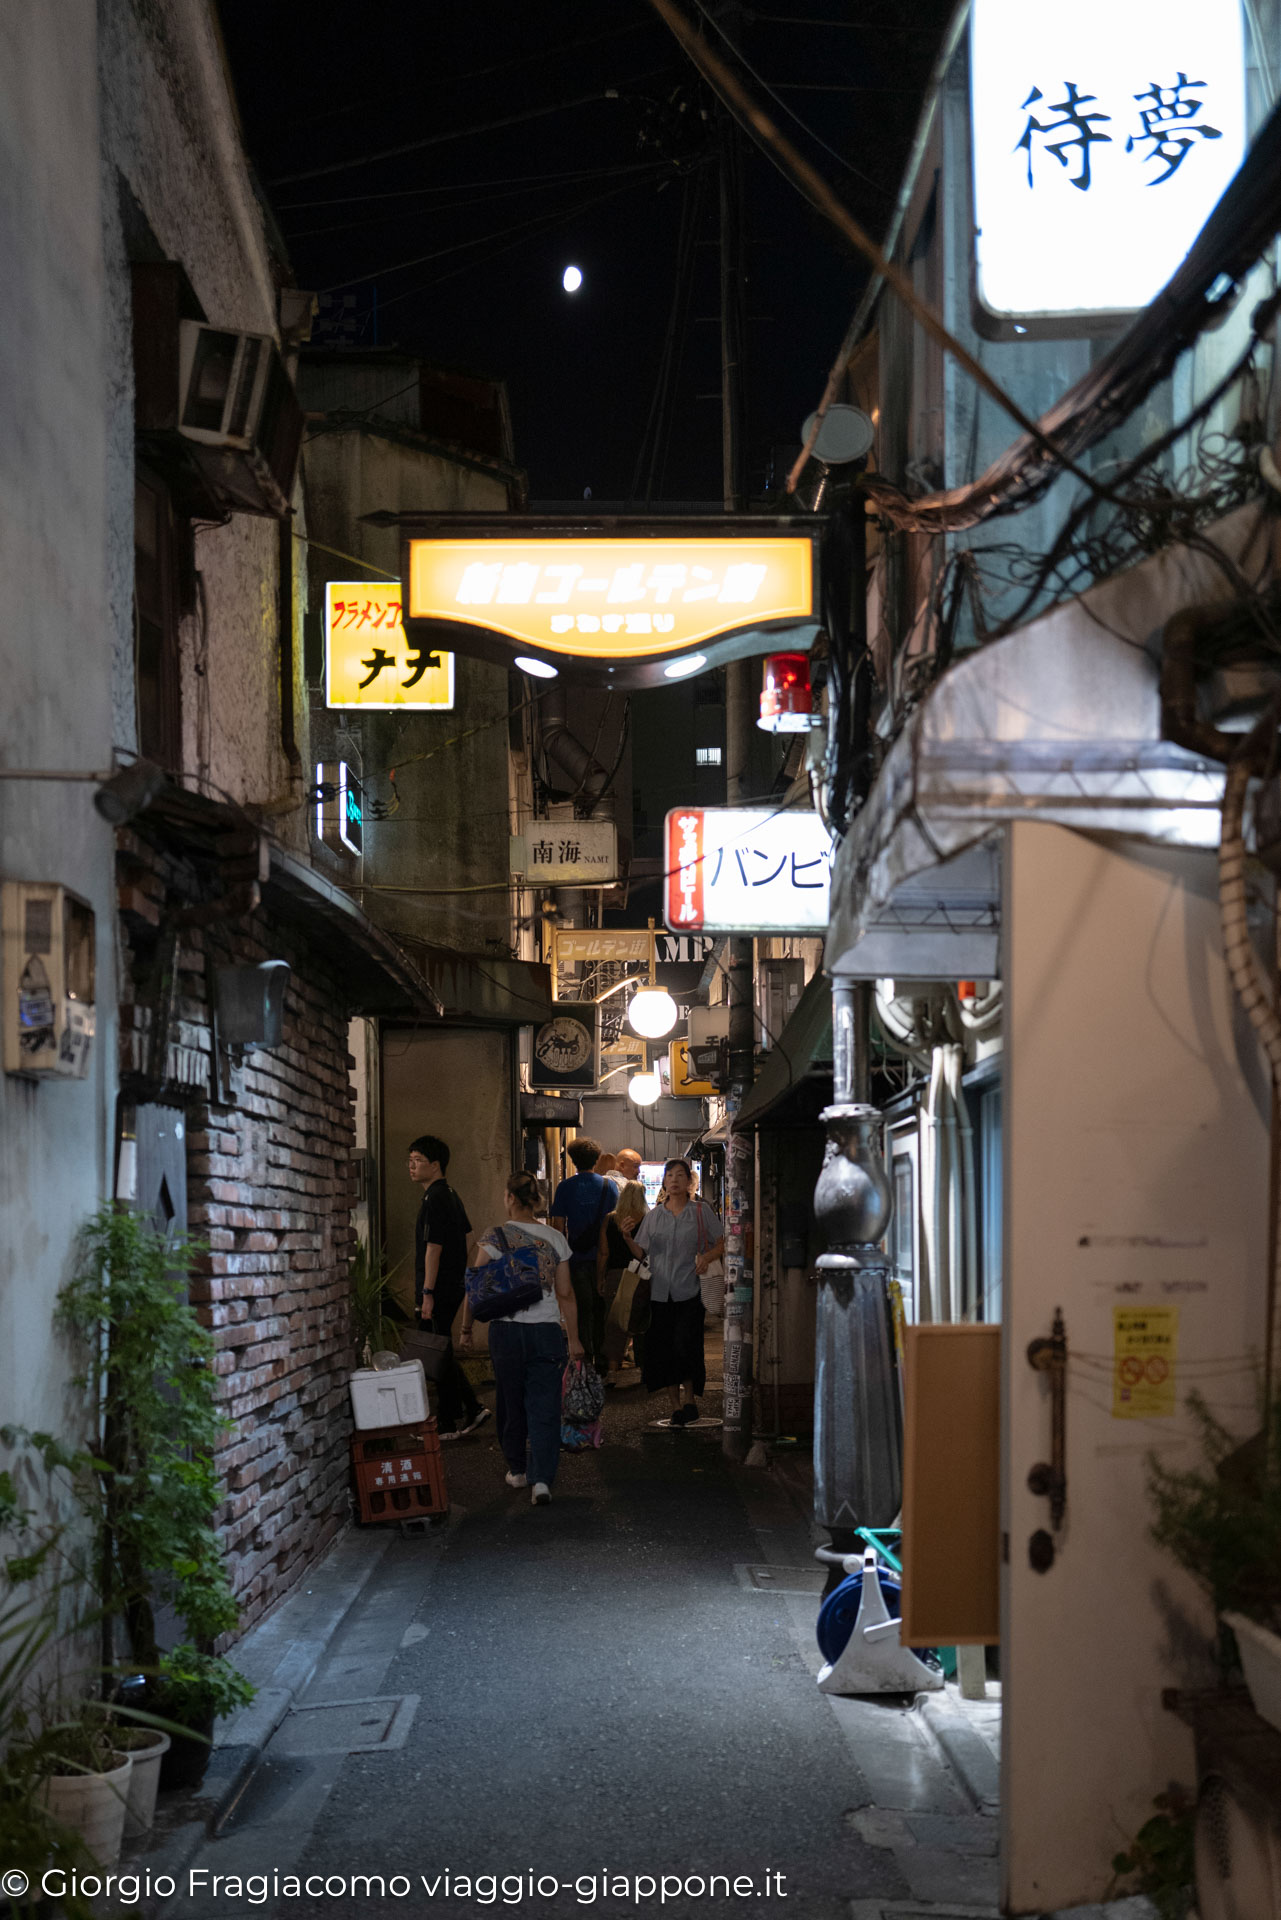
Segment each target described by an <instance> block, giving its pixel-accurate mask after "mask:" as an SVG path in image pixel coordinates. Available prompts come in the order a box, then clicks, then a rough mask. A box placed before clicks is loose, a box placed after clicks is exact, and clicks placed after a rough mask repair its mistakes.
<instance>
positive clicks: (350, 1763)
mask: <svg viewBox="0 0 1281 1920" xmlns="http://www.w3.org/2000/svg"><path fill="white" fill-rule="evenodd" d="M484 1398H485V1399H486V1401H487V1402H488V1403H490V1404H492V1391H488V1392H486V1393H485V1394H484ZM703 1404H704V1410H705V1413H707V1414H709V1415H711V1416H713V1417H714V1416H715V1415H716V1414H717V1413H718V1412H719V1401H718V1397H717V1394H716V1392H715V1389H714V1388H713V1389H712V1390H711V1391H709V1394H708V1396H707V1397H706V1398H705V1400H704V1403H703ZM663 1410H664V1409H661V1408H660V1407H659V1405H658V1403H657V1402H650V1401H648V1400H647V1398H646V1396H645V1394H644V1391H643V1389H641V1388H632V1389H628V1390H625V1391H620V1392H619V1393H617V1394H613V1395H611V1396H610V1400H609V1402H608V1405H607V1410H606V1415H605V1435H606V1443H605V1445H604V1446H603V1447H602V1448H601V1449H599V1450H598V1451H592V1452H588V1453H581V1454H570V1455H565V1456H563V1457H562V1463H561V1471H560V1477H559V1478H558V1480H557V1483H556V1487H555V1491H554V1496H553V1500H552V1503H551V1505H550V1506H549V1507H546V1508H534V1507H532V1505H531V1504H530V1495H529V1493H528V1492H527V1491H512V1490H511V1489H509V1488H508V1487H507V1486H506V1485H505V1484H504V1480H503V1472H504V1463H503V1461H502V1457H501V1455H500V1453H499V1451H498V1446H497V1442H496V1440H495V1438H494V1429H493V1424H492V1422H490V1423H487V1424H486V1426H485V1427H483V1428H482V1429H481V1430H480V1431H479V1432H478V1433H477V1434H475V1435H473V1436H471V1437H469V1438H467V1439H465V1440H462V1441H459V1442H456V1443H454V1444H453V1445H452V1446H450V1447H448V1448H447V1449H446V1462H447V1471H448V1477H449V1490H450V1497H451V1502H452V1512H451V1517H450V1523H449V1524H448V1526H442V1527H438V1528H435V1529H429V1530H427V1531H425V1532H417V1533H415V1532H405V1533H402V1532H401V1531H400V1530H399V1529H397V1528H391V1529H367V1530H364V1531H362V1532H360V1533H357V1534H355V1535H351V1536H348V1537H347V1538H346V1540H345V1541H344V1542H343V1543H342V1545H341V1550H340V1552H339V1554H338V1555H337V1557H336V1558H335V1559H334V1560H333V1567H332V1568H331V1569H330V1571H329V1572H328V1573H327V1572H326V1569H325V1568H324V1567H322V1568H321V1569H318V1570H317V1573H316V1575H315V1576H314V1579H313V1584H312V1586H311V1588H309V1589H308V1590H307V1592H306V1593H305V1594H300V1595H299V1596H298V1597H297V1600H296V1601H294V1602H290V1603H287V1605H286V1607H285V1608H284V1609H281V1610H280V1612H279V1613H278V1615H277V1616H276V1617H275V1620H274V1622H268V1623H267V1624H266V1626H265V1628H263V1629H259V1630H258V1632H257V1633H256V1634H255V1635H254V1636H251V1637H250V1640H249V1641H247V1642H246V1643H245V1646H244V1648H243V1656H244V1659H245V1663H246V1665H247V1666H248V1668H249V1670H250V1671H251V1672H253V1673H254V1674H255V1677H257V1678H259V1679H262V1680H265V1681H267V1683H268V1684H267V1685H266V1686H265V1688H264V1693H263V1696H262V1700H261V1701H260V1703H259V1706H258V1708H256V1709H251V1710H250V1716H252V1715H253V1714H254V1713H255V1712H256V1713H258V1715H259V1736H258V1738H259V1742H260V1746H261V1751H260V1752H259V1751H257V1750H255V1749H254V1748H253V1747H252V1745H249V1746H246V1745H243V1744H242V1745H241V1746H239V1747H238V1746H237V1745H236V1740H237V1739H240V1740H241V1741H242V1743H243V1741H245V1740H248V1739H249V1738H250V1736H249V1735H248V1734H247V1733H245V1732H244V1730H243V1728H242V1730H241V1732H240V1733H239V1734H237V1732H236V1730H235V1729H232V1730H231V1735H230V1746H229V1747H227V1748H226V1749H225V1753H232V1754H234V1753H237V1752H240V1753H248V1754H250V1756H251V1757H252V1758H256V1764H254V1765H253V1766H252V1767H250V1768H247V1769H244V1768H242V1774H243V1777H242V1779H241V1781H240V1785H239V1790H238V1792H237V1793H236V1794H235V1795H234V1796H233V1797H232V1798H230V1799H229V1800H225V1801H224V1804H223V1805H222V1806H221V1807H220V1808H219V1809H218V1810H217V1813H218V1819H219V1823H220V1824H219V1831H218V1832H217V1835H216V1837H207V1836H203V1837H202V1836H200V1835H199V1833H198V1829H196V1828H195V1827H194V1826H192V1825H188V1827H187V1828H185V1829H184V1828H182V1827H181V1826H180V1825H177V1826H175V1825H174V1823H173V1821H172V1819H171V1820H170V1823H169V1831H168V1832H167V1833H165V1832H162V1833H161V1834H160V1835H159V1836H158V1839H157V1842H156V1844H155V1845H154V1846H153V1848H152V1850H151V1852H150V1853H149V1854H148V1855H146V1856H144V1857H143V1859H142V1860H140V1861H139V1862H138V1863H137V1864H139V1865H142V1864H150V1865H151V1866H152V1868H153V1871H154V1872H159V1871H161V1870H162V1869H163V1870H170V1871H173V1872H174V1875H175V1879H176V1880H177V1883H178V1891H177V1894H176V1895H175V1897H174V1898H172V1899H171V1900H169V1901H168V1902H167V1903H164V1906H165V1912H166V1916H167V1920H168V1916H186V1915H190V1916H192V1920H204V1916H206V1915H210V1916H212V1915H217V1916H219V1917H220V1920H233V1917H234V1920H239V1916H242V1915H249V1914H254V1913H258V1914H261V1913H263V1912H267V1913H272V1914H277V1913H279V1914H291V1915H297V1916H299V1920H310V1917H311V1916H321V1915H325V1916H330V1917H331V1920H348V1917H349V1916H355V1915H361V1916H368V1915H378V1916H382V1915H388V1914H393V1913H396V1912H400V1913H412V1914H414V1915H421V1916H426V1917H428V1920H463V1916H467V1920H475V1916H476V1915H478V1914H483V1913H485V1912H487V1911H491V1910H493V1909H500V1910H501V1909H506V1910H507V1911H510V1912H514V1913H523V1914H526V1915H540V1916H541V1915H547V1916H557V1917H559V1916H563V1915H570V1914H583V1913H591V1914H595V1915H598V1916H609V1917H610V1920H614V1917H615V1916H619V1915H623V1914H627V1915H630V1916H635V1915H637V1914H644V1913H646V1912H650V1913H654V1914H659V1913H661V1914H662V1915H664V1916H665V1917H666V1920H703V1917H704V1916H706V1917H707V1920H713V1917H714V1916H718V1915H722V1914H726V1913H729V1912H731V1911H733V1912H736V1913H741V1912H742V1911H743V1909H744V1906H745V1905H746V1906H751V1907H753V1908H755V1910H756V1911H757V1913H764V1914H768V1913H769V1912H770V1911H771V1910H773V1911H775V1912H777V1913H781V1914H782V1915H788V1914H790V1915H794V1916H804V1920H837V1916H839V1917H840V1920H850V1916H851V1914H856V1915H860V1916H862V1915H866V1916H869V1920H870V1917H871V1916H873V1915H875V1916H877V1920H879V1917H880V1916H881V1915H882V1914H889V1915H893V1914H900V1915H903V1916H907V1915H909V1914H910V1915H920V1916H926V1915H933V1916H938V1920H942V1916H944V1915H948V1916H950V1915H955V1914H967V1913H969V1914H974V1913H979V1914H982V1913H989V1914H990V1913H994V1912H995V1900H996V1862H995V1851H996V1840H995V1822H994V1821H993V1819H992V1818H991V1817H990V1813H991V1809H990V1808H989V1809H988V1810H987V1812H986V1813H983V1812H980V1811H979V1810H978V1809H977V1808H976V1806H975V1804H974V1802H973V1799H972V1798H971V1797H970V1796H969V1795H968V1794H967V1793H966V1791H965V1790H964V1787H963V1785H962V1783H961V1781H960V1780H959V1779H958V1778H957V1776H956V1775H955V1773H954V1772H953V1771H952V1770H951V1769H949V1767H948V1766H947V1765H946V1764H945V1762H944V1760H943V1759H942V1758H941V1757H940V1755H939V1753H938V1751H937V1750H936V1748H935V1747H934V1746H933V1745H932V1744H931V1742H930V1740H929V1738H928V1737H927V1734H926V1731H925V1729H924V1728H923V1727H922V1724H921V1722H920V1717H919V1716H918V1715H917V1714H916V1713H914V1712H913V1710H912V1706H911V1703H910V1702H904V1701H899V1700H894V1701H880V1700H876V1701H844V1700H841V1701H834V1700H832V1699H829V1698H828V1697H827V1696H825V1695H823V1694H821V1693H820V1692H819V1691H818V1689H817V1688H816V1686H815V1684H814V1673H815V1670H816V1667H817V1665H818V1656H817V1652H816V1650H815V1649H814V1646H813V1621H814V1616H815V1612H816V1609H817V1604H818V1595H817V1591H816V1587H817V1576H816V1569H815V1563H814V1561H813V1559H812V1538H811V1533H810V1530H809V1528H808V1527H807V1525H806V1523H805V1520H804V1517H803V1514H802V1512H801V1511H800V1509H799V1508H798V1505H797V1504H796V1502H795V1500H794V1499H793V1498H791V1497H790V1496H789V1494H788V1493H787V1491H786V1490H785V1487H784V1486H783V1485H782V1484H781V1479H780V1476H779V1475H778V1474H777V1473H772V1472H770V1471H768V1470H765V1471H750V1470H744V1469H734V1468H730V1467H729V1466H727V1464H726V1463H725V1461H724V1458H723V1455H722V1451H721V1435H720V1429H719V1426H718V1425H716V1426H707V1427H699V1428H694V1429H689V1430H685V1431H677V1432H670V1431H655V1430H654V1429H653V1426H652V1424H651V1423H652V1421H653V1419H654V1417H655V1415H656V1413H658V1412H660V1411H663ZM333 1569H340V1570H342V1578H343V1579H345V1580H346V1581H347V1583H348V1592H347V1597H346V1598H345V1599H344V1600H343V1601H342V1603H341V1605H340V1604H339V1603H338V1602H337V1601H334V1600H333V1599H332V1597H328V1598H327V1597H326V1580H327V1579H328V1580H329V1582H330V1586H331V1587H333V1590H334V1592H337V1591H338V1588H337V1587H336V1586H334V1582H335V1580H336V1579H337V1578H338V1575H337V1573H336V1572H335V1571H334V1570H333ZM362 1582H363V1584H361V1583H362ZM357 1589H358V1591H357ZM291 1607H292V1609H293V1621H292V1624H293V1627H294V1629H295V1631H294V1632H292V1634H291V1630H290V1628H291V1621H290V1608H291ZM309 1608H310V1609H311V1612H310V1613H309V1614H308V1613H307V1609H309ZM327 1610H328V1611H327ZM318 1622H319V1624H318ZM309 1636H311V1637H309ZM290 1673H292V1675H293V1687H292V1691H289V1690H282V1687H281V1685H280V1684H277V1686H276V1687H275V1688H274V1689H273V1687H272V1685H271V1684H270V1683H271V1681H272V1679H273V1678H274V1679H275V1680H276V1682H277V1683H280V1682H281V1680H282V1676H287V1675H288V1674H290ZM273 1702H274V1703H275V1704H274V1706H273ZM286 1706H287V1707H288V1708H289V1710H288V1711H284V1708H285V1707H286ZM326 1708H331V1709H333V1710H332V1711H329V1712H326V1711H324V1709H326ZM282 1713H283V1717H281V1716H282ZM264 1714H266V1715H267V1718H266V1719H265V1720H263V1719H262V1716H263V1715H264ZM276 1722H278V1724H276ZM250 1725H251V1719H247V1720H246V1722H245V1726H246V1727H248V1726H250ZM273 1725H274V1728H275V1730H274V1732H273V1731H271V1729H272V1727H273ZM264 1742H265V1744H263V1743H264ZM224 1760H225V1755H224ZM224 1775H225V1765H224ZM214 1777H215V1778H217V1777H218V1775H217V1768H215V1773H214ZM210 1810H211V1809H210V1807H209V1806H208V1804H207V1805H206V1807H205V1811H206V1812H209V1811H210ZM197 1811H199V1809H197ZM184 1832H185V1833H186V1834H187V1836H188V1839H187V1843H186V1844H185V1845H184V1844H183V1838H182V1836H183V1833H184ZM193 1833H196V1834H197V1838H198V1844H195V1846H194V1850H193V1846H192V1844H191V1835H192V1834H193ZM193 1876H194V1878H193ZM290 1876H297V1877H298V1879H299V1880H300V1881H302V1882H305V1883H309V1885H310V1888H311V1892H310V1893H308V1892H307V1891H306V1889H305V1887H302V1888H299V1890H298V1891H297V1892H295V1889H294V1885H293V1882H292V1881H291V1879H290ZM362 1876H370V1877H371V1878H370V1879H369V1881H368V1882H365V1881H364V1880H363V1879H362V1878H361V1877H362ZM353 1880H354V1881H355V1883H356V1884H354V1885H353ZM940 1901H942V1902H943V1903H944V1904H940ZM155 1910H159V1905H157V1908H156V1909H155Z"/></svg>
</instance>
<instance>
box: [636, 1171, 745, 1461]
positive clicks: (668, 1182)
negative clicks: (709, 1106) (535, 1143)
mask: <svg viewBox="0 0 1281 1920" xmlns="http://www.w3.org/2000/svg"><path fill="white" fill-rule="evenodd" d="M633 1238H634V1240H635V1242H636V1245H637V1246H638V1247H641V1248H643V1249H644V1251H645V1252H646V1254H647V1255H648V1256H649V1270H650V1287H649V1303H650V1322H649V1332H648V1334H647V1336H646V1339H645V1366H644V1380H645V1385H646V1387H647V1388H648V1389H649V1391H650V1392H651V1393H659V1392H661V1391H662V1389H663V1388H664V1387H667V1388H669V1389H670V1391H671V1396H672V1421H671V1424H672V1425H673V1426H674V1427H687V1426H688V1425H689V1423H690V1421H691V1420H697V1418H698V1395H699V1394H700V1393H702V1392H703V1390H704V1388H705V1387H706V1385H707V1370H706V1368H705V1366H704V1364H703V1317H704V1316H703V1296H702V1291H701V1287H700V1282H701V1280H702V1277H703V1275H704V1273H705V1272H706V1271H707V1269H708V1267H709V1266H710V1265H711V1264H712V1261H713V1260H719V1259H720V1257H721V1255H722V1254H723V1253H724V1251H725V1236H724V1230H723V1228H722V1226H721V1223H720V1220H719V1219H718V1217H717V1214H716V1211H715V1209H714V1208H712V1207H709V1206H708V1204H707V1202H706V1201H705V1200H700V1199H699V1198H698V1196H697V1195H696V1194H695V1192H694V1175H693V1171H692V1169H691V1167H690V1164H689V1161H688V1160H669V1161H668V1162H667V1165H666V1166H665V1167H664V1168H663V1191H662V1193H661V1195H660V1196H659V1202H658V1205H657V1206H656V1207H653V1208H651V1210H650V1211H649V1212H648V1213H647V1214H646V1215H645V1218H644V1219H643V1220H642V1221H641V1223H640V1225H639V1227H637V1229H636V1231H635V1234H634V1235H633Z"/></svg>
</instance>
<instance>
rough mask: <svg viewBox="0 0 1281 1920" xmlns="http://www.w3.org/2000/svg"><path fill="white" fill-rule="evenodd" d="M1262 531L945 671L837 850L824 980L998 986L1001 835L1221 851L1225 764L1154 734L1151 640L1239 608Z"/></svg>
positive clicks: (1180, 550) (1265, 523) (1132, 573)
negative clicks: (1006, 827) (1215, 610)
mask: <svg viewBox="0 0 1281 1920" xmlns="http://www.w3.org/2000/svg"><path fill="white" fill-rule="evenodd" d="M1271 525H1272V521H1271V519H1270V517H1269V516H1268V515H1267V514H1266V510H1261V509H1260V508H1259V507H1257V506H1250V507H1244V508H1241V509H1240V510H1239V511H1238V512H1236V513H1234V514H1232V515H1230V516H1228V518H1226V519H1225V520H1223V521H1221V522H1220V523H1219V524H1218V526H1217V527H1215V528H1214V529H1213V530H1212V536H1211V535H1207V544H1208V542H1209V539H1210V538H1211V537H1212V538H1213V542H1214V544H1215V545H1216V546H1217V547H1218V548H1219V549H1220V551H1221V552H1222V553H1224V554H1226V555H1227V556H1228V559H1229V561H1230V562H1231V563H1232V565H1231V566H1230V567H1224V566H1223V565H1222V563H1221V562H1219V561H1216V560H1215V559H1214V558H1213V557H1212V556H1211V555H1209V554H1207V553H1206V552H1204V551H1200V550H1198V551H1193V550H1192V549H1190V548H1187V547H1175V548H1170V549H1168V550H1166V551H1164V552H1162V553H1159V554H1155V555H1153V556H1152V557H1151V558H1150V559H1148V560H1144V561H1142V562H1141V563H1140V564H1139V565H1138V566H1135V567H1131V568H1130V569H1128V570H1127V571H1126V572H1124V573H1121V574H1118V575H1116V576H1115V577H1114V578H1113V579H1110V580H1106V581H1104V582H1102V583H1101V584H1100V585H1099V586H1097V587H1093V588H1091V589H1090V591H1089V592H1088V593H1086V594H1083V595H1081V596H1080V598H1079V599H1076V600H1073V601H1069V602H1067V603H1066V604H1065V605H1064V606H1061V607H1057V608H1055V609H1054V610H1053V611H1052V612H1050V613H1047V614H1044V615H1043V616H1042V617H1041V618H1040V619H1038V620H1033V621H1031V622H1029V624H1028V625H1027V626H1026V627H1021V628H1019V629H1018V631H1017V632H1015V633H1012V634H1009V635H1008V636H1007V637H1006V638H1005V639H1004V640H998V641H994V642H993V643H992V644H991V645H989V646H986V647H983V648H980V649H978V650H977V651H975V652H973V653H970V654H967V655H965V656H963V657H962V658H961V659H960V660H958V661H957V662H956V664H955V665H954V666H953V667H952V668H951V669H950V671H949V672H948V673H946V674H945V675H944V676H943V678H942V679H941V680H939V682H938V683H937V685H936V686H935V687H934V688H933V689H932V690H931V692H930V694H929V696H928V697H927V698H926V699H925V700H924V701H923V702H922V703H921V705H920V706H919V707H918V708H917V710H916V711H915V713H914V714H913V715H912V717H911V719H910V720H909V721H908V723H907V725H906V726H905V727H904V729H903V731H902V733H901V734H900V735H899V737H898V739H897V740H896V741H895V742H894V745H893V746H892V747H891V748H890V751H889V753H888V754H887V755H886V758H885V760H884V762H883V763H882V766H881V770H880V773H879V774H878V776H877V779H876V783H875V785H874V786H873V788H872V791H871V793H870V794H869V796H868V798H867V801H866V802H865V804H864V806H863V808H862V810H861V811H860V812H859V814H858V815H857V817H856V818H855V820H854V822H853V824H852V825H851V827H850V830H849V832H848V833H847V834H846V836H845V839H844V840H843V841H842V843H841V846H840V847H839V849H838V851H837V855H836V858H835V860H834V862H833V867H832V907H831V920H830V926H829V933H828V941H827V949H826V955H825V960H824V964H825V967H826V969H827V971H828V972H829V973H830V974H840V975H844V976H849V975H852V976H854V977H855V978H869V977H876V976H884V975H888V976H890V977H902V978H904V979H913V978H914V979H963V978H975V979H989V978H992V977H994V976H995V974H996V972H997V960H996V937H997V913H998V909H999V886H998V882H997V875H996V871H995V851H994V848H995V837H994V836H995V831H996V829H997V828H998V827H999V826H1000V825H1001V824H1002V823H1004V822H1005V821H1010V820H1030V819H1035V820H1043V821H1047V822H1049V823H1051V824H1053V825H1056V826H1063V827H1072V828H1076V829H1077V830H1078V831H1082V832H1089V833H1106V834H1124V835H1127V836H1129V837H1132V838H1141V839H1146V840H1152V841H1164V842H1166V843H1168V844H1172V845H1176V846H1184V847H1214V846H1217V844H1218V838H1219V810H1220V807H1221V805H1222V799H1223V778H1224V775H1223V768H1222V766H1221V765H1220V764H1219V763H1218V762H1217V761H1213V760H1206V759H1204V758H1202V757H1201V756H1199V755H1197V754H1195V753H1189V752H1188V751H1187V750H1186V749H1184V748H1182V747H1177V746H1175V745H1174V744H1173V743H1172V742H1171V741H1168V740H1165V739H1163V738H1162V736H1161V704H1160V690H1159V672H1160V668H1159V658H1160V648H1159V642H1160V637H1161V632H1162V629H1163V628H1164V625H1165V623H1166V621H1167V620H1169V619H1170V618H1171V617H1172V616H1173V614H1174V613H1175V612H1177V611H1178V610H1179V609H1180V608H1181V607H1186V606H1189V605H1193V604H1198V603H1206V602H1211V601H1223V602H1224V603H1225V604H1226V603H1227V602H1228V601H1230V600H1231V599H1232V598H1234V597H1235V589H1234V588H1233V586H1232V584H1231V581H1230V578H1229V575H1230V574H1231V573H1232V572H1233V571H1234V570H1236V571H1239V572H1243V573H1245V574H1246V575H1247V577H1249V578H1250V579H1254V578H1256V577H1259V576H1260V575H1261V573H1262V572H1263V571H1265V570H1266V569H1267V568H1268V566H1269V565H1270V556H1269V540H1268V529H1269V528H1270V527H1271Z"/></svg>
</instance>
